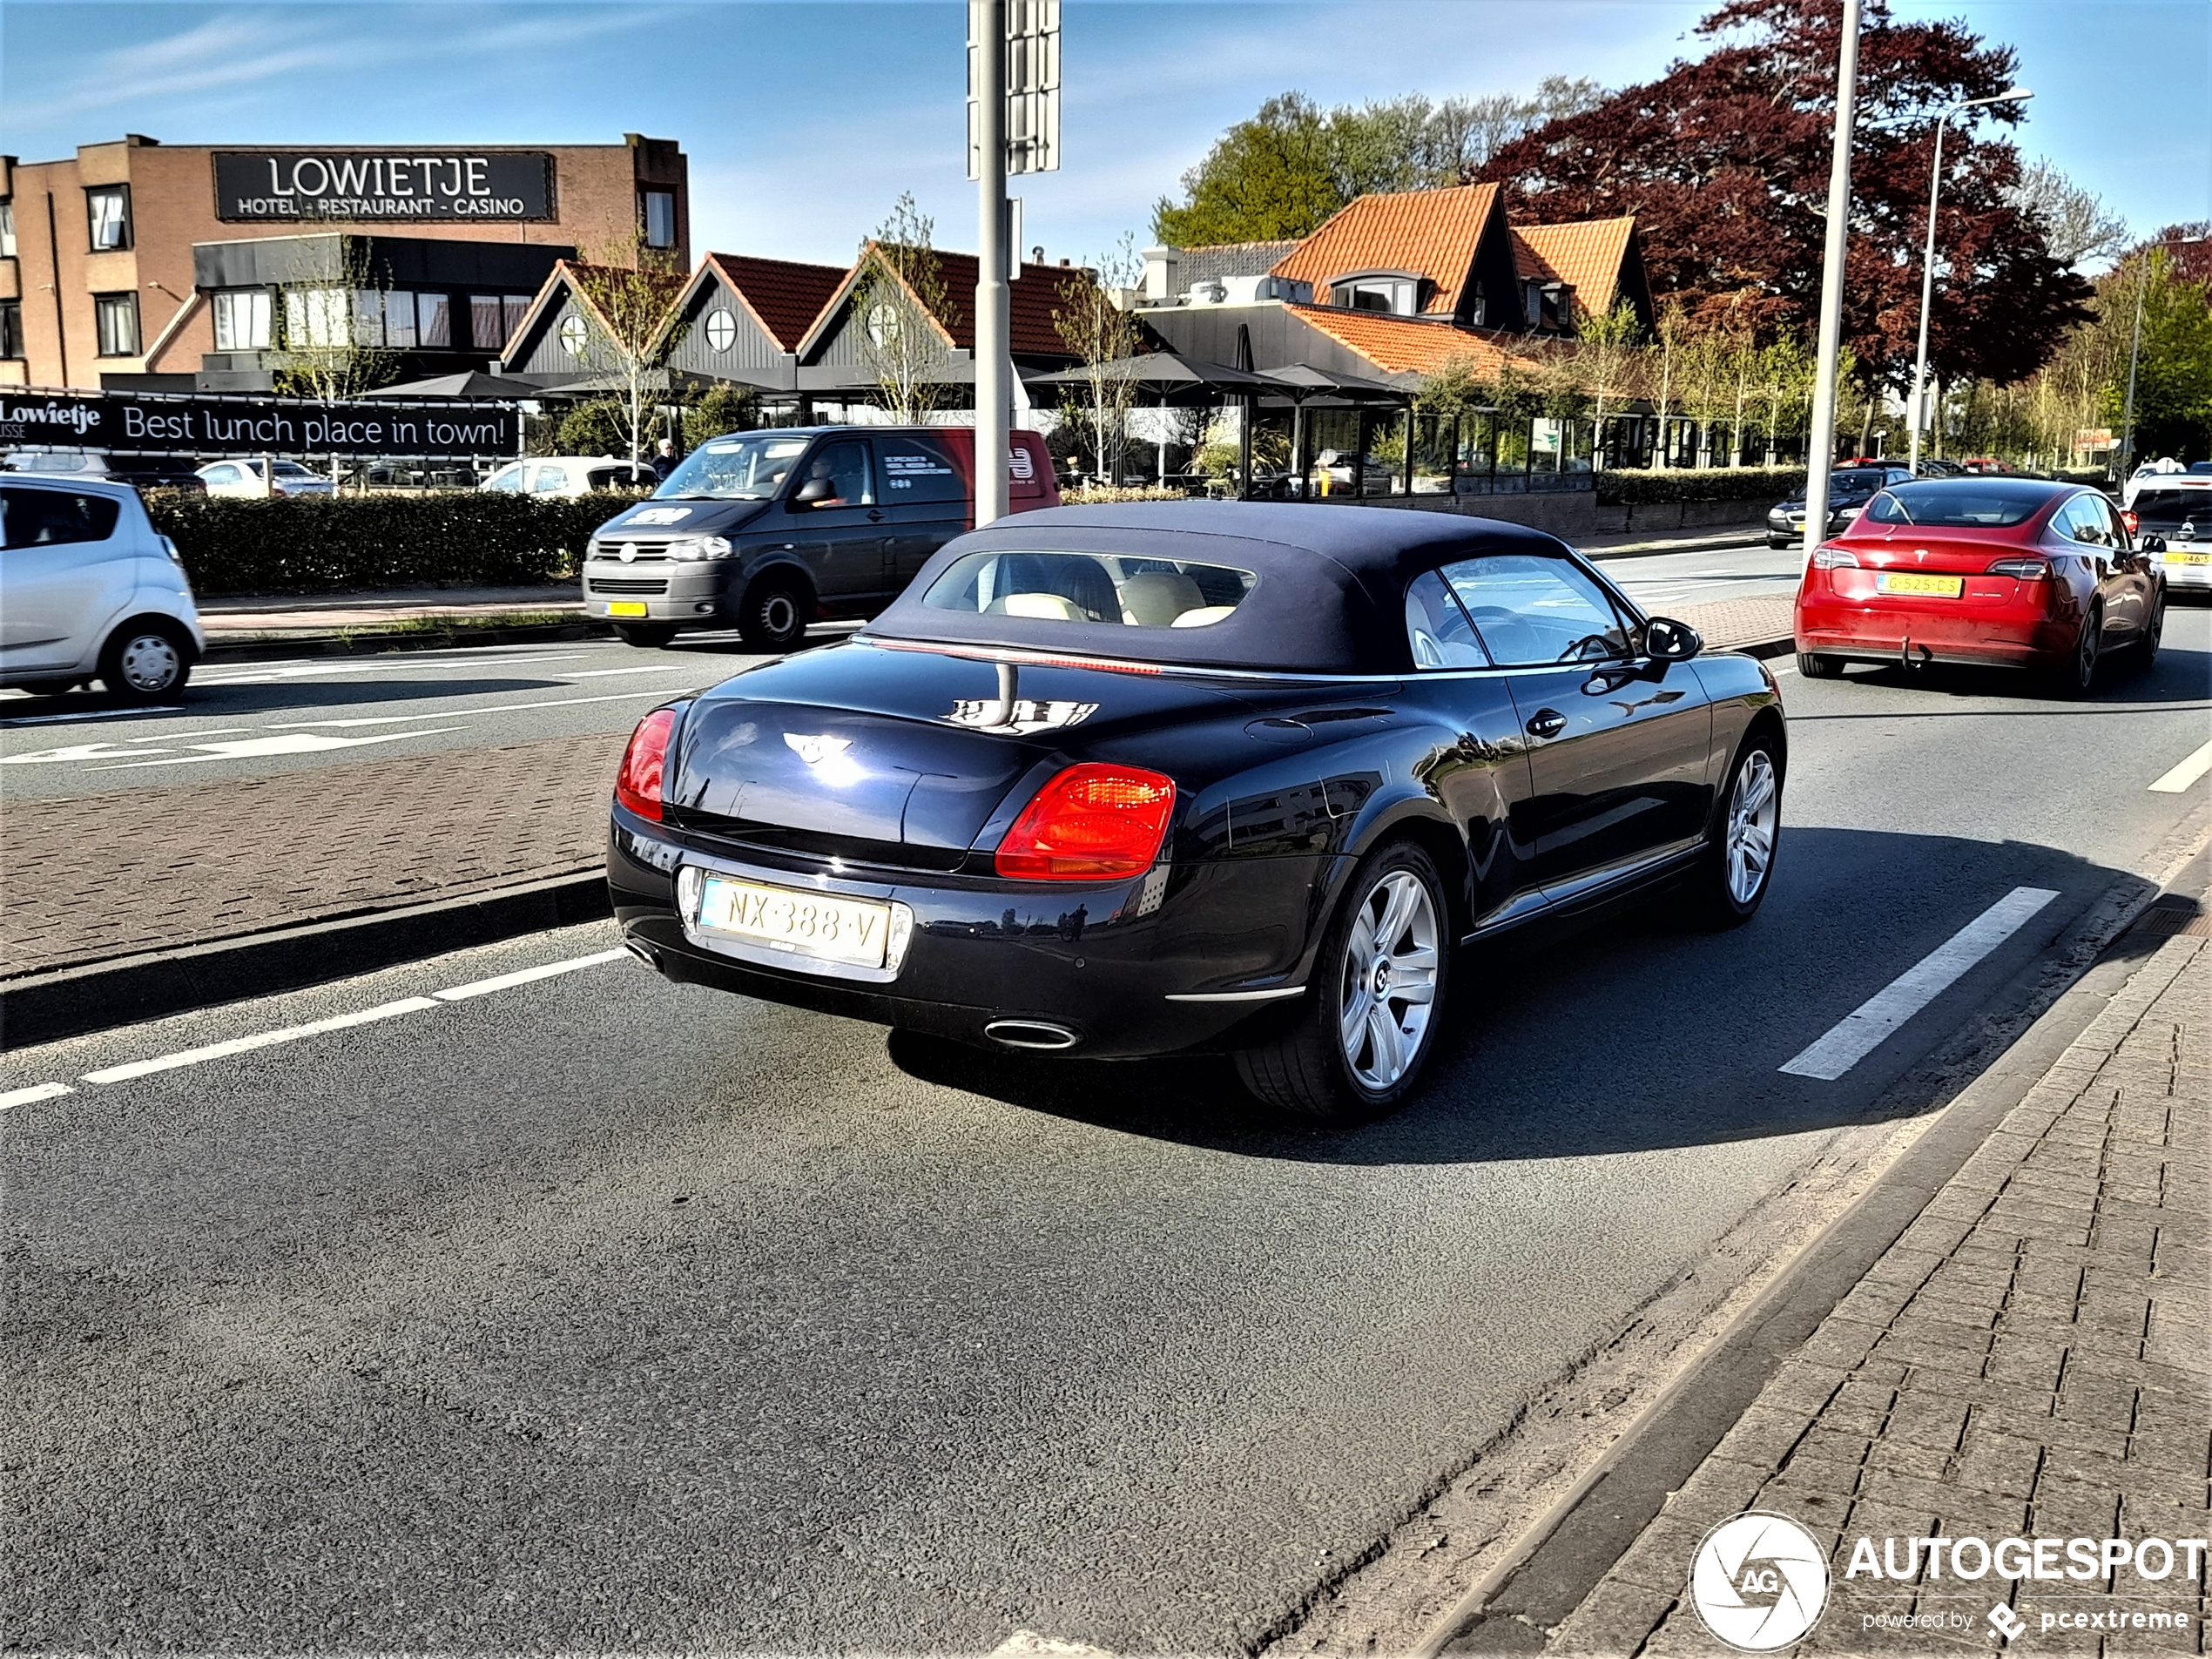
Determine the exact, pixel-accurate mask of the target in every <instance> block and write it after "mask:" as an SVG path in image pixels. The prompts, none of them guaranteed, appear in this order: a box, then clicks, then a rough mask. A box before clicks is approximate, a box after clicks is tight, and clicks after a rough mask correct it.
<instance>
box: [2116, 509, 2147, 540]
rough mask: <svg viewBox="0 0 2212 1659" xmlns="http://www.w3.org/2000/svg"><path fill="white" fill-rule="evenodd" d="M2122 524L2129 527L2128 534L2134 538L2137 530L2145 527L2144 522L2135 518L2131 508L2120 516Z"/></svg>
mask: <svg viewBox="0 0 2212 1659" xmlns="http://www.w3.org/2000/svg"><path fill="white" fill-rule="evenodd" d="M2120 522H2121V523H2123V524H2125V525H2126V526H2127V527H2128V535H2130V536H2133V535H2134V533H2135V532H2136V531H2137V530H2139V529H2141V528H2142V527H2143V523H2142V520H2141V519H2140V518H2137V517H2136V516H2135V512H2134V509H2133V508H2129V509H2128V510H2127V511H2126V512H2123V513H2121V515H2120Z"/></svg>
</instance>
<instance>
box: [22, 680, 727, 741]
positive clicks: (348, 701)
mask: <svg viewBox="0 0 2212 1659" xmlns="http://www.w3.org/2000/svg"><path fill="white" fill-rule="evenodd" d="M226 666H228V665H227V664H226ZM669 678H670V680H671V681H675V680H679V679H681V678H683V676H682V675H681V674H679V673H678V672H676V671H673V670H671V671H670V674H669ZM590 685H597V682H596V681H585V682H583V683H582V684H577V683H573V682H570V681H568V680H556V679H546V678H543V677H542V676H537V675H532V676H529V677H524V676H521V675H517V676H515V677H514V678H504V679H459V680H456V679H427V678H426V679H419V680H417V679H389V678H388V679H352V678H331V679H327V680H326V679H309V678H297V679H282V680H276V681H258V682H257V681H255V680H253V678H250V677H246V676H241V677H240V678H239V679H236V680H209V681H202V682H188V683H187V684H186V685H185V689H184V690H183V691H180V692H179V693H177V694H175V695H174V696H172V697H168V698H163V699H161V700H160V701H159V702H158V703H155V704H152V705H148V706H149V707H150V708H158V709H171V708H179V709H181V710H182V711H183V712H185V713H186V714H206V715H220V716H222V717H224V718H230V717H232V716H234V715H248V714H286V713H291V712H293V711H298V710H300V709H331V708H361V707H366V706H368V705H374V704H379V703H421V702H428V701H431V700H433V699H435V700H437V701H440V702H443V701H447V700H449V699H454V698H481V697H504V696H509V695H512V694H513V693H515V692H517V691H568V692H570V693H573V694H574V695H576V696H577V697H585V696H589V695H590V694H591V693H590V691H587V690H586V689H585V687H586V686H590ZM136 706H138V705H135V704H132V703H130V702H127V701H125V699H123V698H118V697H114V696H111V695H110V694H109V693H107V692H105V691H65V692H63V693H62V694H61V695H59V696H57V697H30V698H9V699H7V701H5V702H4V703H0V725H8V724H10V722H13V721H17V720H25V721H27V720H32V719H35V720H37V723H38V724H39V725H42V726H44V727H45V728H47V729H48V730H50V731H63V730H66V729H67V728H68V726H69V725H70V722H71V718H77V719H85V720H93V719H97V720H101V721H103V722H105V721H109V720H112V719H114V718H116V716H117V714H118V711H123V710H126V709H131V708H133V707H136ZM434 713H435V710H426V711H424V714H423V718H426V719H427V718H429V717H430V715H432V714H434Z"/></svg>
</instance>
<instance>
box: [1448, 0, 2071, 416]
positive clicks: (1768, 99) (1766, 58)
mask: <svg viewBox="0 0 2212 1659" xmlns="http://www.w3.org/2000/svg"><path fill="white" fill-rule="evenodd" d="M1842 10H1843V8H1842V5H1841V3H1840V0H1732V3H1730V4H1728V5H1725V6H1723V8H1722V9H1721V10H1718V11H1716V12H1714V13H1713V14H1712V15H1711V16H1710V17H1707V18H1706V19H1705V20H1704V21H1703V23H1701V24H1698V26H1697V32H1698V34H1699V35H1700V36H1702V37H1704V38H1706V39H1708V40H1710V41H1711V42H1712V43H1713V47H1712V50H1711V51H1709V52H1708V53H1707V54H1706V55H1705V56H1704V57H1700V58H1696V59H1695V60H1690V59H1684V60H1682V61H1679V62H1677V63H1676V64H1672V65H1670V66H1669V69H1668V71H1667V72H1666V73H1665V74H1664V75H1663V76H1662V77H1661V78H1659V79H1658V80H1656V81H1653V82H1651V83H1649V84H1647V85H1642V86H1632V87H1629V88H1628V89H1627V90H1625V91H1622V92H1620V93H1618V94H1617V95H1615V97H1613V98H1610V99H1608V101H1607V102H1606V103H1604V104H1603V105H1600V106H1599V107H1598V108H1596V109H1595V110H1592V111H1588V113H1586V114H1582V115H1577V116H1573V117H1570V118H1568V119H1566V120H1561V121H1554V122H1553V123H1552V124H1551V125H1548V126H1545V127H1541V128H1539V129H1538V130H1537V131H1535V132H1531V133H1529V134H1528V135H1527V137H1525V138H1521V139H1520V140H1519V141H1518V142H1516V143H1514V144H1512V145H1507V147H1506V148H1505V149H1503V150H1501V151H1500V152H1498V153H1497V154H1495V155H1494V156H1493V157H1492V158H1490V160H1489V161H1488V163H1487V165H1484V166H1483V167H1482V168H1481V170H1480V172H1479V173H1477V174H1475V175H1474V176H1475V177H1476V178H1479V179H1485V180H1495V181H1497V182H1499V183H1501V184H1503V185H1507V187H1508V189H1509V190H1511V191H1515V192H1523V193H1525V194H1527V196H1528V197H1530V198H1531V200H1530V201H1529V202H1528V203H1527V204H1526V205H1525V206H1515V205H1514V204H1513V203H1512V201H1511V199H1510V198H1509V199H1508V211H1509V212H1514V214H1515V216H1516V217H1520V218H1523V219H1534V218H1537V217H1541V218H1542V219H1550V220H1557V219H1591V218H1599V217H1603V216H1607V215H1612V214H1618V213H1634V214H1635V215H1636V221H1637V226H1638V229H1639V231H1640V233H1642V239H1643V247H1644V258H1645V260H1646V263H1647V266H1648V268H1649V273H1650V277H1651V283H1652V287H1653V288H1654V290H1655V291H1657V292H1661V293H1664V292H1668V291H1669V290H1671V291H1673V292H1676V293H1680V294H1682V295H1683V299H1684V300H1685V301H1686V303H1688V304H1689V306H1690V307H1691V308H1692V310H1693V312H1697V311H1705V312H1709V313H1710V312H1715V311H1717V310H1718V309H1719V308H1720V307H1730V308H1732V310H1733V314H1735V315H1736V316H1737V317H1739V318H1740V317H1747V316H1748V317H1750V318H1751V319H1753V320H1755V321H1756V322H1757V326H1758V327H1759V328H1760V331H1761V333H1762V334H1766V335H1768V336H1769V337H1771V336H1772V335H1773V334H1782V333H1786V334H1796V335H1800V336H1802V335H1803V334H1805V333H1806V332H1808V331H1809V330H1810V328H1811V325H1812V323H1813V321H1814V320H1815V319H1816V318H1817V314H1818V311H1819V304H1820V264H1821V243H1822V239H1823V237H1824V233H1825V227H1826V219H1827V200H1828V161H1829V148H1830V143H1831V136H1830V135H1831V132H1832V130H1833V125H1834V121H1835V109H1836V51H1837V46H1838V39H1839V37H1840V34H1841V28H1842ZM2014 67H2015V58H2014V56H2013V52H2012V51H2011V50H2010V49H2009V48H2006V47H1990V46H1985V45H1984V44H1982V42H1981V39H1980V37H1979V36H1976V35H1973V34H1972V33H1969V32H1968V31H1967V30H1965V29H1963V28H1961V27H1960V26H1959V25H1958V24H1955V23H1909V24H1900V23H1897V22H1894V21H1893V20H1892V18H1891V17H1890V15H1889V11H1888V9H1887V7H1886V6H1885V4H1883V3H1882V0H1868V4H1867V7H1866V15H1865V25H1864V29H1863V32H1862V34H1861V37H1860V44H1859V57H1858V88H1859V115H1858V128H1857V131H1856V132H1855V133H1854V134H1853V138H1852V146H1851V156H1852V159H1851V240H1850V244H1849V255H1848V266H1847V270H1846V276H1845V281H1844V343H1845V344H1846V345H1847V346H1848V347H1850V349H1851V352H1852V353H1853V354H1854V355H1855V356H1856V358H1857V360H1858V373H1859V374H1860V376H1861V377H1862V379H1863V380H1864V381H1865V384H1866V385H1867V386H1868V387H1870V388H1871V387H1873V386H1877V385H1880V384H1884V383H1886V384H1887V385H1889V386H1891V387H1893V388H1903V387H1905V386H1906V385H1908V384H1909V383H1910V382H1911V380H1912V356H1913V350H1914V345H1915V340H1916V334H1917V332H1918V329H1919V307H1920V255H1921V239H1922V238H1923V237H1924V236H1925V233H1926V230H1927V213H1928V173H1929V169H1930V167H1931V166H1932V165H1933V161H1934V145H1935V117H1936V115H1937V114H1938V113H1939V111H1942V110H1943V109H1944V108H1945V107H1946V106H1947V105H1951V104H1953V103H1956V102H1958V101H1959V100H1961V99H1966V98H1986V97H1988V96H1990V95H1991V94H1993V93H1995V92H2000V91H2005V90H2006V88H2007V87H2008V86H2010V85H2011V84H2012V77H2013V69H2014ZM1900 117H1902V118H1905V119H1904V120H1903V121H1901V122H1898V124H1897V125H1877V124H1881V123H1890V122H1892V121H1896V119H1897V118H1900ZM2019 118H2020V106H2019V105H1996V106H1994V107H1993V108H1991V109H1987V110H1979V111H1969V112H1968V113H1967V115H1966V117H1964V118H1954V119H1953V120H1952V123H1951V129H1950V132H1948V134H1947V135H1946V139H1945V142H1944V151H1943V165H1944V186H1943V206H1942V211H1941V212H1940V213H1939V217H1938V219H1937V225H1936V247H1937V266H1936V293H1935V303H1934V306H1933V308H1932V321H1931V327H1930V347H1929V358H1930V363H1931V367H1932V369H1933V370H1934V372H1935V373H1936V374H1939V375H1940V376H1941V377H1942V378H1944V379H1946V380H1951V379H1957V378H1961V377H1966V376H1973V377H1976V378H1983V379H1988V380H1993V381H2004V382H2010V381H2017V380H2020V379H2022V378H2024V377H2025V376H2027V375H2028V374H2033V372H2034V371H2035V370H2036V369H2037V368H2040V366H2041V365H2042V363H2043V362H2044V361H2045V360H2046V359H2047V358H2048V357H2049V356H2050V354H2051V353H2052V351H2053V350H2054V348H2055V347H2056V346H2057V345H2058V342H2059V341H2060V339H2061V338H2062V337H2063V336H2064V334H2066V332H2067V329H2068V328H2070V327H2073V326H2074V325H2075V324H2077V323H2079V322H2080V321H2082V320H2085V319H2086V317H2087V311H2086V309H2085V302H2086V301H2087V299H2088V296H2089V287H2088V285H2087V283H2086V282H2084V281H2082V280H2081V279H2080V277H2078V276H2075V275H2074V273H2072V272H2070V271H2068V270H2067V269H2065V268H2064V267H2063V266H2060V264H2059V263H2058V262H2057V261H2056V260H2054V259H2053V258H2052V257H2051V254H2050V251H2049V249H2048V248H2047V246H2045V244H2044V240H2043V235H2042V232H2041V229H2040V226H2039V225H2038V223H2037V221H2036V220H2035V219H2034V218H2033V215H2032V214H2030V213H2029V212H2027V211H2025V210H2024V209H2023V208H2022V207H2020V206H2018V205H2017V204H2015V203H2014V202H2013V201H2012V200H2011V199H2008V195H2007V192H2008V190H2009V189H2010V187H2011V186H2012V185H2014V184H2015V183H2017V182H2018V180H2019V178H2020V156H2019V152H2017V151H2016V150H2015V149H2014V148H2013V145H2011V144H2010V143H2009V142H2007V141H2006V140H2004V139H2001V138H1993V137H1978V136H1976V131H1977V129H1978V128H1982V127H1986V125H1989V124H1992V123H2010V122H2014V121H2017V120H2018V119H2019Z"/></svg>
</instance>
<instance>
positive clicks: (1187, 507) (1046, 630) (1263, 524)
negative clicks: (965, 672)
mask: <svg viewBox="0 0 2212 1659" xmlns="http://www.w3.org/2000/svg"><path fill="white" fill-rule="evenodd" d="M1566 551H1567V547H1566V544H1565V543H1562V542H1561V541H1560V540H1559V538H1558V537H1556V536H1549V535H1547V534H1546V533H1545V532H1543V531H1541V530H1535V529H1527V527H1526V526H1523V525H1520V524H1507V523H1500V522H1499V521H1497V520H1495V519H1487V518H1470V517H1465V516H1461V515H1460V514H1457V513H1429V512H1417V511H1412V510H1408V509H1393V508H1380V507H1366V508H1362V507H1335V506H1326V507H1325V506H1321V505H1318V504H1313V505H1300V504H1280V503H1273V502H1197V501H1193V502H1128V503H1124V504H1120V505H1115V506H1103V507H1056V508H1049V509H1046V510H1044V511H1042V512H1030V513H1022V514H1020V515H1018V516H1015V517H1012V518H1008V519H1003V520H1001V521H1000V522H999V523H995V524H993V525H991V526H990V527H989V528H988V529H980V530H971V531H970V532H969V533H968V534H967V535H966V536H959V537H957V538H956V539H954V541H952V542H949V543H947V544H946V545H945V546H944V547H942V548H941V549H940V550H938V552H937V553H936V554H935V556H933V557H932V558H931V559H930V561H929V563H927V564H926V565H924V566H923V567H922V568H921V573H920V574H919V575H918V576H916V577H915V578H914V581H913V583H910V584H909V585H908V587H907V590H906V591H905V592H904V593H902V594H901V595H900V597H899V598H898V599H897V600H896V601H895V602H894V604H892V606H891V608H890V609H889V610H886V611H885V612H884V613H883V614H882V615H881V616H880V617H877V618H876V619H875V620H874V621H873V622H872V623H870V624H868V625H867V629H866V630H864V631H863V633H862V635H861V637H864V638H874V639H902V640H915V641H928V642H931V643H934V644H957V645H995V646H1011V647H1016V648H1019V649H1022V650H1025V651H1062V652H1071V653H1082V654H1086V655H1093V656H1099V657H1113V658H1142V659H1143V660H1144V661H1146V662H1157V663H1163V664H1171V665H1173V666H1177V667H1189V668H1237V669H1262V670H1267V669H1273V670H1279V671H1286V672H1295V673H1306V674H1403V673H1408V672H1411V671H1413V657H1412V653H1411V650H1410V648H1409V646H1408V644H1407V643H1406V620H1405V594H1406V583H1409V582H1410V581H1412V579H1413V577H1415V576H1417V575H1419V574H1420V572H1421V571H1423V570H1433V569H1434V568H1435V567H1436V566H1437V565H1439V564H1444V563H1450V562H1451V561H1452V560H1453V559H1459V558H1468V557H1472V556H1474V555H1476V554H1480V553H1535V554H1548V555H1552V556H1558V555H1561V554H1562V553H1565V552H1566ZM972 553H1092V554H1099V555H1103V556H1109V557H1115V558H1123V559H1128V558H1141V559H1173V560H1178V561H1192V562H1197V563H1205V564H1213V565H1224V566H1227V567H1230V568H1231V569H1233V570H1242V571H1245V572H1248V573H1249V574H1250V575H1251V576H1252V577H1255V578H1257V580H1256V582H1255V583H1254V585H1253V586H1252V588H1251V591H1250V593H1249V594H1247V595H1246V596H1245V597H1244V600H1243V602H1242V603H1241V604H1238V605H1237V607H1236V608H1235V610H1233V611H1232V612H1231V614H1229V615H1228V616H1226V617H1223V618H1222V619H1221V620H1220V621H1218V622H1217V623H1213V624H1210V625H1207V626H1204V627H1176V628H1159V627H1149V628H1132V627H1129V626H1125V625H1123V624H1118V623H1099V622H1089V621H1063V620H1059V619H1056V618H1047V617H1026V616H1004V615H978V614H976V613H974V612H973V611H960V610H944V609H940V608H937V607H934V606H931V605H927V604H924V603H923V602H922V601H923V596H924V595H926V594H927V593H928V592H929V590H930V588H931V585H932V584H933V583H934V582H935V581H936V580H937V578H938V577H940V576H941V575H942V574H943V573H944V572H945V571H946V570H948V568H950V567H951V566H952V565H953V564H954V563H955V562H956V561H958V560H959V559H961V558H962V557H964V556H967V555H968V554H972Z"/></svg>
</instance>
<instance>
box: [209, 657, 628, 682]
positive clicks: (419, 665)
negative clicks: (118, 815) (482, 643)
mask: <svg viewBox="0 0 2212 1659" xmlns="http://www.w3.org/2000/svg"><path fill="white" fill-rule="evenodd" d="M587 654H588V653H586V652H583V651H562V652H559V653H558V654H556V655H553V656H547V657H482V658H469V660H468V661H466V662H458V663H456V662H438V663H426V662H421V661H419V660H415V659H416V658H418V657H419V656H426V655H428V653H427V652H422V653H417V652H415V651H405V652H395V653H393V654H392V655H391V656H389V657H379V658H373V659H372V660H370V661H368V662H362V663H303V664H300V665H298V666H297V667H291V666H286V665H282V664H280V665H278V666H276V667H273V668H266V667H260V666H258V665H257V666H256V667H255V668H254V669H253V671H252V672H251V673H247V674H237V675H218V676H216V677H215V678H208V677H207V676H206V675H202V676H200V677H199V680H198V682H197V683H198V684H199V685H267V684H269V683H270V682H271V681H273V680H293V679H317V678H328V677H329V676H332V675H336V674H388V673H395V672H402V671H409V670H412V671H415V672H418V673H419V672H421V671H422V670H424V669H447V668H527V667H529V666H531V665H532V664H537V663H572V662H574V661H576V660H577V658H579V657H583V656H585V655H587Z"/></svg>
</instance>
